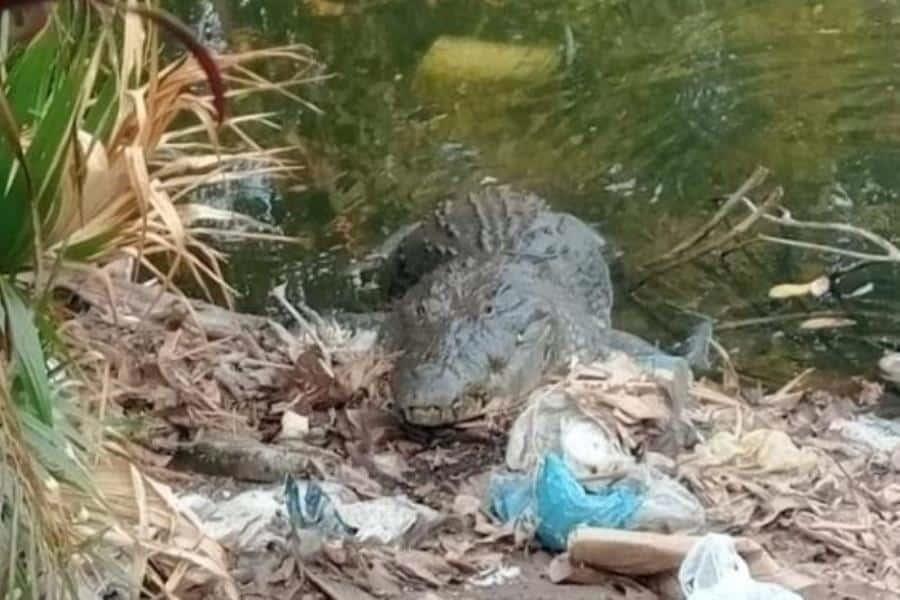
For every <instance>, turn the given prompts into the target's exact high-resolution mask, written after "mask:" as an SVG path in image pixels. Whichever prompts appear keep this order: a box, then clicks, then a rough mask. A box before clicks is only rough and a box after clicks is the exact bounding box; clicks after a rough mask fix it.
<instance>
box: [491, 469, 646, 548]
mask: <svg viewBox="0 0 900 600" xmlns="http://www.w3.org/2000/svg"><path fill="white" fill-rule="evenodd" d="M490 496H491V507H492V509H493V511H494V514H495V515H496V516H497V517H499V518H500V519H502V520H503V521H506V522H509V521H517V520H521V519H524V520H526V521H530V522H532V523H534V526H535V533H536V536H537V539H538V541H539V542H540V543H541V544H542V545H543V546H544V547H545V548H547V549H548V550H555V551H562V550H565V548H566V544H567V543H568V538H569V534H570V533H571V532H572V531H573V530H574V529H575V528H576V527H578V526H580V525H589V526H594V527H609V528H624V527H627V525H628V524H629V522H630V521H631V519H632V517H633V515H634V513H635V512H636V510H637V508H638V506H639V504H640V501H641V499H640V497H639V495H638V494H636V493H635V492H634V491H633V490H631V489H629V488H627V487H623V486H611V487H609V488H607V489H605V490H603V491H601V492H599V493H594V492H589V491H587V490H585V489H584V487H583V486H582V485H581V484H580V483H579V482H578V480H577V479H576V478H575V476H574V475H573V474H572V472H571V470H570V469H569V467H568V466H567V465H566V463H565V461H564V460H563V459H562V458H561V457H559V456H558V455H556V454H548V455H547V456H546V457H545V458H544V460H543V462H542V463H541V465H540V467H539V469H538V471H537V476H536V477H535V478H531V477H525V476H512V477H510V476H499V477H497V478H495V480H494V481H492V485H491V488H490Z"/></svg>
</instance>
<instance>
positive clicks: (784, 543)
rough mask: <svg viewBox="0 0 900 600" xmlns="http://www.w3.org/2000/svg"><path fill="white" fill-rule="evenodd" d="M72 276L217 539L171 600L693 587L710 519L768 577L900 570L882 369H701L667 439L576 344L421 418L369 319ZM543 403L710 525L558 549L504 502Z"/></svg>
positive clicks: (534, 448) (805, 591) (821, 594)
mask: <svg viewBox="0 0 900 600" xmlns="http://www.w3.org/2000/svg"><path fill="white" fill-rule="evenodd" d="M62 287H63V288H64V289H65V291H67V292H68V293H69V299H70V300H71V302H70V303H69V306H70V308H71V310H72V317H73V318H72V319H71V320H70V321H69V322H68V326H67V329H66V333H67V335H68V337H69V338H70V339H71V340H73V348H75V349H77V350H78V351H79V352H80V353H81V357H80V358H81V362H82V364H85V365H87V367H86V368H88V369H90V370H93V372H94V374H95V375H96V378H97V380H99V381H103V382H104V385H105V387H106V389H107V392H108V393H107V396H106V397H107V403H106V405H105V406H104V407H103V408H102V410H103V411H104V412H105V415H106V416H107V417H109V416H114V417H115V418H116V419H118V420H120V422H123V423H133V424H134V427H133V428H132V429H131V431H130V439H131V440H132V441H131V442H130V445H129V451H130V452H131V453H132V455H133V456H135V457H137V458H138V460H139V462H140V463H141V464H142V465H143V467H144V472H145V473H146V474H147V476H148V477H152V478H153V479H152V481H153V484H152V486H143V487H146V488H147V489H150V490H153V493H154V494H156V495H160V494H162V495H163V496H166V497H167V499H168V500H169V501H168V502H166V503H165V504H166V506H168V507H169V509H171V508H172V506H174V505H175V504H177V505H178V511H177V512H178V516H177V519H178V521H177V522H179V523H184V524H186V525H185V526H188V527H189V529H190V531H191V532H192V535H183V536H181V538H180V543H183V544H184V549H185V551H186V552H187V551H188V550H190V551H196V549H197V548H198V547H200V546H201V545H205V550H204V552H205V555H206V556H208V557H210V558H209V560H208V561H207V563H208V564H207V563H203V564H198V562H197V561H194V562H192V563H190V564H184V563H182V564H179V563H178V561H177V560H174V561H173V560H171V556H170V560H169V562H168V563H165V561H157V563H156V564H157V565H160V566H159V568H158V569H157V570H158V571H159V572H160V573H164V572H165V575H164V576H163V575H161V577H162V578H163V579H162V580H163V582H165V581H166V577H168V584H167V585H168V589H169V590H170V593H172V594H177V595H178V597H183V598H190V597H234V595H235V594H236V595H239V596H240V597H242V598H282V599H284V598H315V597H329V598H335V599H341V600H344V599H349V598H370V597H417V598H430V599H437V598H457V597H458V598H482V597H484V598H486V597H488V596H489V595H490V596H494V595H499V596H500V597H510V598H512V597H517V598H522V597H525V598H528V597H540V596H542V595H545V596H546V595H552V594H554V593H556V592H554V587H553V586H554V585H562V584H567V583H575V582H577V583H581V584H589V587H585V586H571V585H570V586H567V587H566V588H565V589H566V592H565V593H566V594H567V595H568V596H570V597H573V598H580V597H582V595H583V597H585V598H587V597H591V598H627V599H631V600H634V599H643V598H646V599H655V598H678V597H681V592H680V590H679V587H678V582H677V580H676V577H677V570H678V567H679V564H681V562H682V561H683V559H684V558H685V555H686V554H687V553H688V552H689V550H690V548H691V547H692V546H693V545H694V544H695V543H696V541H697V540H698V539H699V536H701V535H702V534H704V533H706V532H708V531H713V532H721V533H726V534H730V535H731V536H733V539H734V544H735V548H736V549H737V551H738V552H739V553H740V555H741V556H742V557H743V559H744V560H745V561H746V562H747V564H748V565H749V570H750V573H751V574H752V575H753V576H754V577H755V578H757V579H759V580H761V581H762V580H765V581H773V582H778V583H780V584H782V585H783V586H785V587H786V588H788V589H792V590H794V591H797V592H798V593H799V594H800V595H801V596H802V597H805V598H864V597H865V598H894V597H897V596H896V595H895V594H893V593H891V591H890V590H900V568H898V560H900V559H898V556H900V519H898V517H897V514H898V510H900V477H898V472H900V446H898V445H897V444H896V443H892V442H891V440H892V439H895V440H896V439H900V432H897V434H898V435H897V437H895V438H892V432H890V431H887V432H882V437H881V438H878V436H877V435H876V433H872V431H873V427H874V426H875V425H873V423H874V421H873V422H871V423H868V425H867V422H866V420H865V419H867V418H868V417H864V416H863V417H861V416H860V415H861V413H864V412H866V411H868V410H869V409H871V408H872V406H873V405H874V404H875V403H876V401H877V399H878V397H879V395H880V388H879V387H878V386H877V385H874V384H870V383H866V382H862V381H860V382H858V383H857V385H856V386H855V389H854V390H853V392H852V393H843V394H840V395H835V394H833V393H829V392H826V391H815V390H808V389H805V388H804V382H803V377H802V376H800V377H798V378H797V379H796V380H794V381H792V382H791V383H790V384H788V385H787V386H785V387H784V388H782V389H780V390H777V391H776V392H774V393H768V394H767V393H762V392H759V391H755V390H749V391H748V390H739V389H737V388H736V387H735V386H733V385H722V384H716V383H713V382H710V381H706V380H702V381H698V382H695V383H694V384H693V404H692V406H691V407H690V408H689V411H688V415H686V416H687V417H688V418H689V419H690V420H691V421H692V422H693V424H694V425H695V427H696V428H697V430H698V431H699V432H700V433H701V435H702V437H703V439H702V441H701V443H699V444H698V445H697V446H695V447H694V448H693V449H692V450H690V451H684V452H682V453H681V454H680V455H678V456H675V457H672V456H666V455H664V454H662V453H660V452H657V451H655V440H656V438H658V437H659V435H660V434H661V433H662V432H663V431H664V430H665V428H666V426H667V423H668V419H669V408H668V406H669V405H668V401H667V399H666V396H665V393H664V392H663V391H662V387H661V386H659V385H657V384H656V383H654V382H653V381H651V380H649V379H648V378H647V377H645V376H644V375H643V374H642V373H641V371H640V370H638V369H636V368H635V367H633V365H631V364H630V363H629V361H628V359H627V358H624V357H614V358H613V359H611V360H610V361H607V362H606V363H604V364H594V365H573V366H572V368H571V369H570V372H569V374H568V375H567V376H565V377H561V378H557V379H555V380H553V381H550V382H548V383H547V385H546V386H545V387H543V388H541V389H540V390H537V391H536V392H535V393H534V394H532V395H531V397H530V399H529V402H528V403H526V405H525V406H518V407H510V406H505V407H504V406H501V407H498V409H497V410H495V411H491V412H489V413H488V414H487V415H486V416H485V417H484V418H483V419H482V420H480V421H478V422H474V423H468V424H466V425H465V426H464V427H460V428H457V429H454V430H448V431H439V432H433V433H431V434H429V435H425V434H424V433H423V432H421V431H415V430H406V429H404V428H403V426H402V425H401V424H400V423H398V421H397V420H396V419H395V418H394V417H393V416H392V414H391V413H390V411H389V410H388V408H389V407H388V406H387V393H386V384H385V375H386V374H387V373H388V372H389V370H390V357H389V356H382V355H380V354H379V353H378V350H377V348H376V347H375V346H374V345H373V337H372V336H371V335H366V334H361V335H350V334H348V333H347V332H345V331H342V330H341V329H340V328H338V327H337V326H332V327H322V326H320V327H318V328H317V329H316V331H305V332H301V333H296V332H289V331H287V330H286V329H284V328H283V327H281V326H279V325H277V324H275V323H272V322H270V321H268V320H266V319H263V318H260V317H255V316H247V315H238V314H234V313H230V312H227V311H224V310H221V309H218V308H216V307H213V306H210V305H205V304H203V303H199V302H192V303H190V304H187V303H186V302H184V301H183V300H182V299H180V298H177V297H175V296H172V295H170V294H168V293H163V292H162V291H160V290H158V289H152V288H147V287H144V286H137V285H134V284H128V283H123V282H121V281H115V282H112V281H111V280H106V281H103V280H102V279H101V278H87V277H74V276H73V277H70V278H69V279H67V280H66V283H65V284H64V285H63V286H62ZM186 306H190V307H191V308H190V309H187V308H185V307H186ZM554 398H555V400H554ZM560 398H564V399H565V400H560ZM553 402H557V405H554V404H553ZM560 402H562V404H559V403H560ZM567 403H568V404H567ZM547 406H549V407H551V408H552V407H553V406H556V407H557V408H560V407H562V408H564V409H565V410H568V411H575V412H571V414H574V415H576V416H577V418H576V419H575V421H577V423H576V424H577V425H578V427H575V430H578V429H579V427H580V428H581V430H583V431H592V432H593V431H602V432H603V435H602V436H600V437H597V436H594V437H592V438H590V439H593V440H603V442H602V444H601V445H603V444H606V446H604V447H603V448H600V449H599V450H598V446H596V445H594V446H591V445H590V444H587V445H585V444H579V443H574V444H569V445H568V446H566V444H567V443H568V442H565V440H563V442H559V443H561V444H562V445H563V446H565V448H563V450H564V453H566V452H567V453H568V455H567V456H566V458H567V459H568V460H569V462H570V464H573V465H575V466H576V469H575V470H576V471H577V472H578V475H579V477H581V478H582V479H584V480H590V479H591V478H594V479H597V478H599V479H603V478H607V479H615V477H616V476H617V473H621V472H624V471H627V470H629V469H631V470H633V469H635V468H643V469H645V472H650V473H654V474H659V476H660V477H664V478H667V479H668V480H669V481H671V482H675V483H674V484H673V485H674V486H675V487H678V488H679V489H683V490H688V491H689V492H688V494H689V496H688V498H687V500H686V502H687V504H686V506H691V504H690V502H699V505H702V507H701V509H700V511H699V513H700V516H701V517H702V518H701V520H700V521H699V523H700V530H697V527H696V526H697V525H698V522H697V521H696V519H694V521H693V522H691V521H692V519H691V518H688V519H687V522H685V523H684V527H683V528H681V529H689V528H690V527H691V526H694V529H695V530H694V531H673V532H671V533H669V532H665V531H663V532H660V531H655V532H654V531H636V530H635V531H632V530H610V529H600V528H581V529H579V530H578V531H576V533H575V534H574V535H573V536H572V537H571V538H570V539H569V545H568V551H567V552H565V553H562V554H560V555H558V556H555V557H554V556H550V555H549V554H548V553H546V552H545V551H542V550H540V549H539V548H538V547H537V545H536V544H534V543H533V541H532V540H531V539H530V535H529V534H528V532H523V531H522V529H521V528H520V527H517V526H516V525H504V524H501V523H500V522H499V521H498V520H497V519H496V518H494V517H492V516H490V512H489V510H488V508H489V506H488V505H489V503H488V500H487V494H488V492H487V490H488V486H489V482H490V479H491V475H492V473H494V472H496V471H497V470H498V469H501V468H505V469H520V470H522V469H525V470H527V469H528V468H529V467H530V466H533V465H531V464H530V462H529V461H531V462H533V458H534V456H536V455H537V454H536V452H539V451H540V450H541V449H546V448H544V447H543V446H541V444H545V446H546V445H547V444H550V445H552V444H553V443H554V442H553V441H552V440H551V441H547V440H549V439H551V438H547V437H546V436H544V437H542V435H543V434H542V433H541V432H540V431H539V430H538V429H539V428H536V426H535V423H537V422H538V421H537V420H535V419H536V417H535V415H537V414H539V411H540V410H543V409H541V408H540V407H545V408H546V407H547ZM536 407H538V408H536ZM520 414H521V415H522V416H521V418H519V419H518V420H517V419H516V417H517V416H518V415H520ZM876 425H877V424H876ZM898 429H900V427H898ZM876 438H877V439H876ZM878 439H880V440H881V441H880V445H879V441H878ZM508 440H511V441H510V443H509V445H507V441H508ZM873 440H875V441H873ZM559 443H558V444H557V445H559ZM607 446H608V447H607ZM611 449H612V450H611ZM613 450H615V451H614V452H613ZM592 452H599V454H600V455H604V456H606V457H607V458H608V459H609V460H606V461H605V462H603V461H596V460H593V458H592V456H596V455H595V454H592ZM610 457H616V458H615V460H612V459H611V458H610ZM592 461H593V462H592ZM647 469H649V470H647ZM287 476H290V481H292V482H294V485H295V486H296V487H295V490H294V492H295V493H297V494H299V497H300V498H302V499H305V500H304V501H306V500H308V499H309V498H310V494H319V496H317V497H321V498H324V499H325V501H324V503H320V505H319V507H320V511H319V512H320V513H321V514H316V515H313V516H312V517H310V518H313V517H314V518H316V519H319V521H317V522H318V523H319V524H320V525H322V527H323V528H324V527H325V525H324V524H325V523H326V522H327V523H331V525H330V526H331V527H333V528H337V529H340V532H339V533H340V535H338V534H337V533H335V535H324V534H323V535H322V536H320V537H319V538H318V539H306V540H304V539H303V537H302V536H300V535H299V534H298V532H297V528H296V527H295V526H293V525H292V520H291V518H289V511H288V509H287V508H286V502H287V498H286V495H285V492H286V489H287V487H288V486H286V485H285V481H286V477H287ZM162 482H164V483H162ZM170 489H171V492H169V490H170ZM673 489H674V488H673ZM174 495H177V496H178V499H177V502H176V501H174V500H171V498H169V496H174ZM160 514H162V513H160ZM704 515H705V516H704ZM307 516H308V515H307ZM696 516H697V515H694V517H696ZM676 525H677V523H676ZM337 529H335V530H334V531H333V533H334V532H337ZM675 529H679V528H678V527H675ZM201 531H202V532H203V535H201V534H200V533H199V532H201ZM323 531H325V530H324V529H323ZM167 539H169V541H171V538H167ZM223 551H224V552H223ZM170 554H171V553H170ZM159 556H160V558H161V559H162V558H164V557H165V556H166V554H165V553H163V552H162V551H160V555H159ZM176 558H177V557H176ZM165 564H168V565H169V567H168V571H167V572H166V568H164V566H165ZM226 568H227V569H228V571H229V573H230V577H231V580H230V581H229V577H227V576H226V575H225V574H224V573H223V572H222V571H223V570H224V569H226ZM188 574H190V577H188ZM230 585H234V586H236V589H237V591H236V592H235V591H233V588H229V587H228V586H230ZM594 586H598V587H594Z"/></svg>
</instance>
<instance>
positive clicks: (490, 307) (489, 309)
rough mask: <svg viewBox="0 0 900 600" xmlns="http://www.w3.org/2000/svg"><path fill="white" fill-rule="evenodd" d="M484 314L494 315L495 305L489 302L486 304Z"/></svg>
mask: <svg viewBox="0 0 900 600" xmlns="http://www.w3.org/2000/svg"><path fill="white" fill-rule="evenodd" d="M484 314H486V315H492V314H494V305H493V304H488V305H487V306H485V307H484Z"/></svg>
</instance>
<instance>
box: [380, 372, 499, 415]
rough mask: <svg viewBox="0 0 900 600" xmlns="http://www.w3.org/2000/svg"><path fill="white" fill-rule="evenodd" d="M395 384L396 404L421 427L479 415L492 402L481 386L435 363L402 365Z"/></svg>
mask: <svg viewBox="0 0 900 600" xmlns="http://www.w3.org/2000/svg"><path fill="white" fill-rule="evenodd" d="M392 387H393V392H394V404H395V406H396V407H397V409H398V410H399V411H400V412H401V413H402V416H403V418H404V420H405V421H406V422H408V423H410V424H412V425H418V426H421V427H441V426H446V425H451V424H453V423H458V422H460V421H465V420H468V419H472V418H475V417H478V416H480V415H481V414H482V413H483V411H484V408H485V407H486V406H487V403H488V402H489V401H490V396H489V394H488V392H487V391H486V390H485V389H483V388H482V387H481V386H478V385H472V384H471V383H467V382H466V381H464V380H463V379H462V378H460V377H458V376H456V375H455V374H454V373H453V372H451V371H449V370H442V369H440V368H439V367H437V366H436V365H431V364H426V365H418V366H417V367H415V368H411V369H410V368H403V367H401V368H399V369H398V371H397V372H396V373H395V379H394V381H393V386H392Z"/></svg>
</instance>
